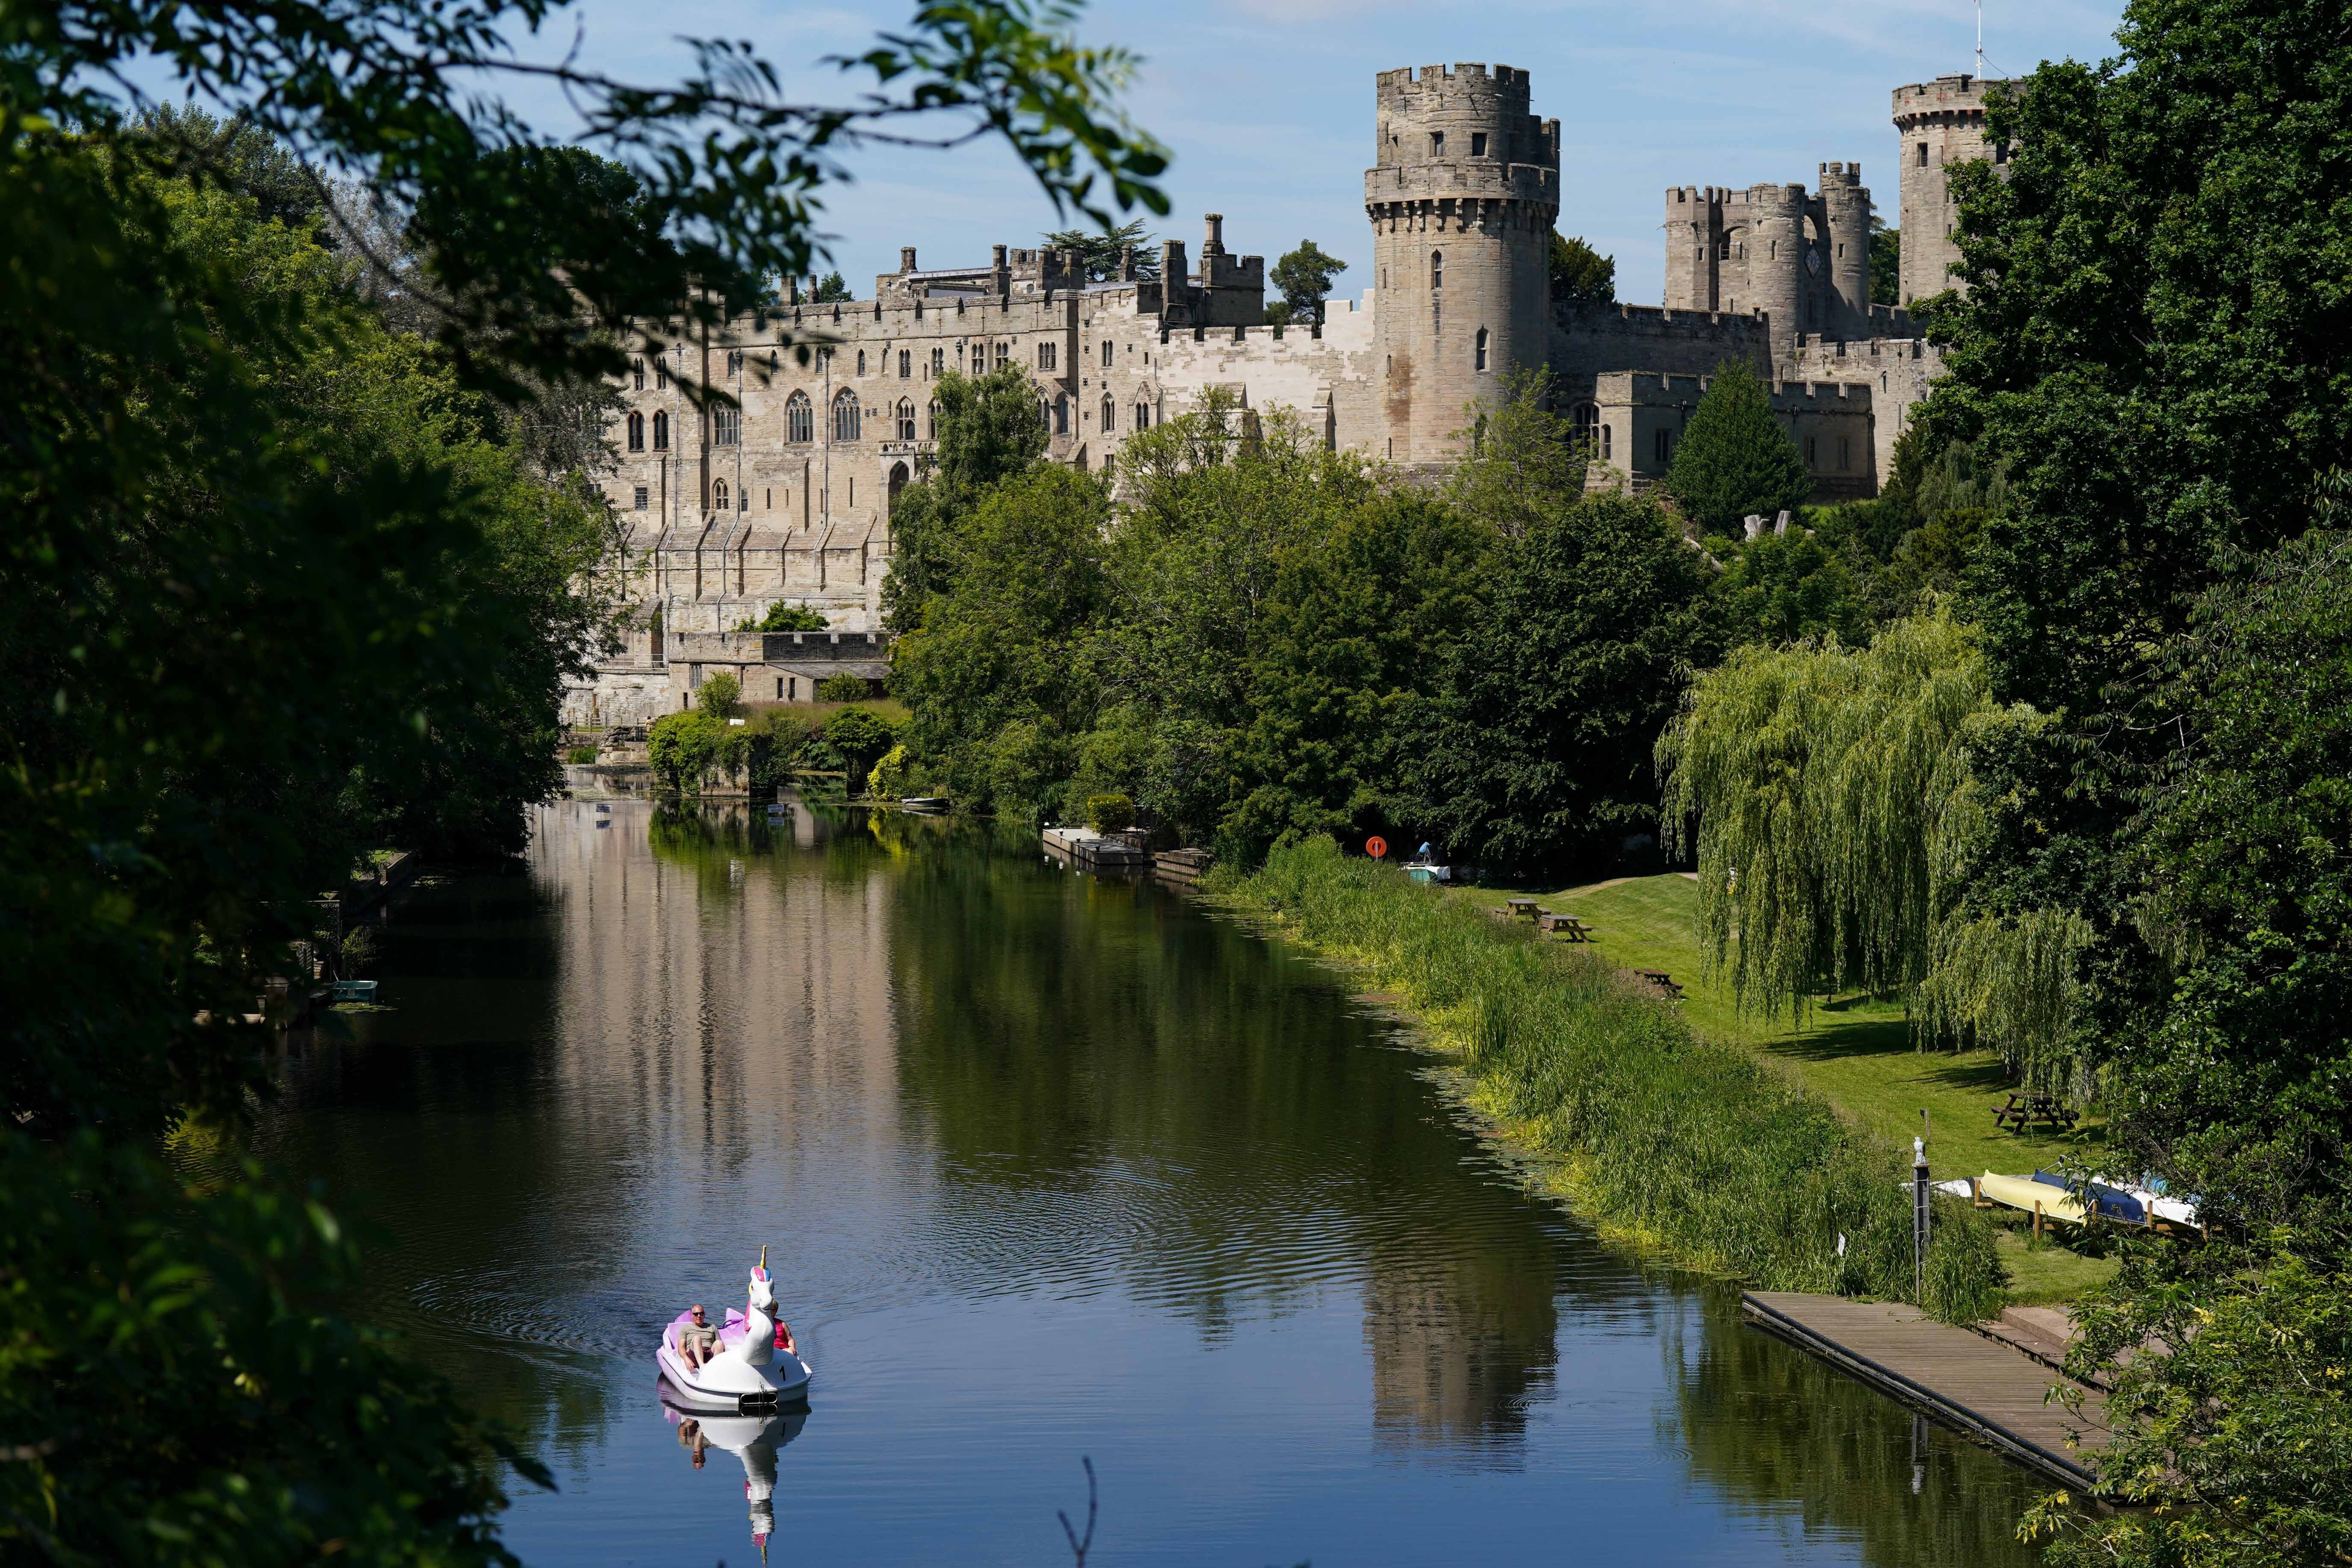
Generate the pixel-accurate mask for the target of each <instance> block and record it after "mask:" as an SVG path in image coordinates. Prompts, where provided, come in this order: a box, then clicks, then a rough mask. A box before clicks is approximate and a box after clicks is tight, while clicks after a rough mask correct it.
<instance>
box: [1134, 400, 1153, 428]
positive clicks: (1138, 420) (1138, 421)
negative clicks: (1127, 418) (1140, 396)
mask: <svg viewBox="0 0 2352 1568" xmlns="http://www.w3.org/2000/svg"><path fill="white" fill-rule="evenodd" d="M1135 427H1136V428H1137V429H1139V430H1149V429H1150V428H1151V405H1150V404H1149V403H1139V404H1137V405H1135Z"/></svg>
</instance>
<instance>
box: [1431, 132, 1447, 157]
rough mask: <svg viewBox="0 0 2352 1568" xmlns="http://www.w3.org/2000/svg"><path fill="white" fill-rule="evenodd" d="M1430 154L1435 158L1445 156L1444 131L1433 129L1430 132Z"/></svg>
mask: <svg viewBox="0 0 2352 1568" xmlns="http://www.w3.org/2000/svg"><path fill="white" fill-rule="evenodd" d="M1429 155H1430V156H1431V157H1433V158H1443V157H1444V156H1445V132H1443V131H1433V132H1430V133H1429Z"/></svg>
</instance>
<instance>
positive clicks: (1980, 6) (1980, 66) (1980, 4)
mask: <svg viewBox="0 0 2352 1568" xmlns="http://www.w3.org/2000/svg"><path fill="white" fill-rule="evenodd" d="M1977 79H1978V80H1979V81H1982V80H1983V79H1984V0H1977Z"/></svg>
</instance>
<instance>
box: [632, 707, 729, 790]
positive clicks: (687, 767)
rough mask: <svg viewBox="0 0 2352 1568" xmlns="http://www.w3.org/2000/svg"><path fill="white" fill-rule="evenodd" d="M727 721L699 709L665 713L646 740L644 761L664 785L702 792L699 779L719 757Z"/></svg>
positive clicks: (666, 787) (668, 787) (725, 740)
mask: <svg viewBox="0 0 2352 1568" xmlns="http://www.w3.org/2000/svg"><path fill="white" fill-rule="evenodd" d="M726 742H727V723H726V721H725V720H723V719H719V718H716V717H714V716H712V715H711V714H710V713H709V712H707V711H705V710H701V709H698V708H691V709H683V710H679V711H678V712H676V713H665V714H663V715H662V716H661V717H660V718H658V719H656V720H655V721H654V724H653V731H652V732H651V733H650V734H649V735H648V736H647V737H646V763H647V764H648V765H650V766H651V767H652V769H653V773H654V777H655V778H656V779H658V780H659V781H660V782H661V784H662V787H664V788H665V789H669V790H675V791H683V792H685V793H687V794H689V795H699V794H701V793H702V781H703V778H704V776H705V775H706V774H708V773H709V772H710V770H711V768H712V767H713V766H714V765H716V764H717V763H718V761H719V748H720V747H721V746H723V745H724V744H725V743H726Z"/></svg>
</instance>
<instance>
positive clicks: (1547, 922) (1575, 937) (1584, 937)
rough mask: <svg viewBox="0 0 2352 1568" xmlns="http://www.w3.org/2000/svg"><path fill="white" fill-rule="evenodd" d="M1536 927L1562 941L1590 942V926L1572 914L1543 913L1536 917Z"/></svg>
mask: <svg viewBox="0 0 2352 1568" xmlns="http://www.w3.org/2000/svg"><path fill="white" fill-rule="evenodd" d="M1536 926H1537V929H1538V930H1540V931H1549V932H1551V933H1552V934H1553V935H1554V936H1557V937H1559V939H1560V940H1561V941H1562V942H1591V940H1592V928H1591V926H1589V925H1586V924H1585V923H1584V922H1583V921H1580V920H1578V919H1577V918H1576V917H1575V916H1574V915H1555V914H1543V915H1538V916H1537V917H1536Z"/></svg>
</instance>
